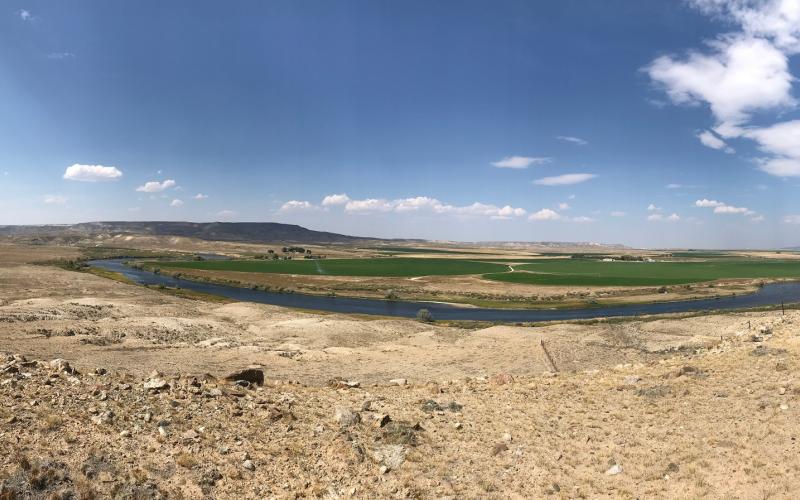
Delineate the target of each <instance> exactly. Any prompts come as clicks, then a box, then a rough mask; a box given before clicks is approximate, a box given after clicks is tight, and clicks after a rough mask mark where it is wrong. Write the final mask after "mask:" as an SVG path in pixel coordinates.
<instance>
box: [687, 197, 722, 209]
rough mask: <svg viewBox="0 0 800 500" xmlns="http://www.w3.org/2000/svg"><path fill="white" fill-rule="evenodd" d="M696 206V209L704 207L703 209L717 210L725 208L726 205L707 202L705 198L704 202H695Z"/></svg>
mask: <svg viewBox="0 0 800 500" xmlns="http://www.w3.org/2000/svg"><path fill="white" fill-rule="evenodd" d="M694 205H695V206H696V207H703V208H717V207H721V206H724V205H725V204H724V203H722V202H721V201H717V200H707V199H705V198H703V199H702V200H697V201H695V202H694Z"/></svg>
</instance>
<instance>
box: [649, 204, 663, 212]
mask: <svg viewBox="0 0 800 500" xmlns="http://www.w3.org/2000/svg"><path fill="white" fill-rule="evenodd" d="M647 211H648V212H660V211H661V207H657V206H655V204H653V203H651V204H649V205H647Z"/></svg>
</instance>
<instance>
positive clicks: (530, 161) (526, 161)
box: [491, 156, 553, 169]
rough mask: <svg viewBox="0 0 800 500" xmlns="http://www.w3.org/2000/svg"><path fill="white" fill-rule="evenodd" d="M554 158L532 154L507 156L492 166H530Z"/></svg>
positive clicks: (517, 167) (519, 167)
mask: <svg viewBox="0 0 800 500" xmlns="http://www.w3.org/2000/svg"><path fill="white" fill-rule="evenodd" d="M552 161H553V159H552V158H546V157H531V156H506V157H505V158H503V159H502V160H498V161H493V162H492V163H491V165H492V166H495V167H497V168H515V169H522V168H528V167H530V166H531V165H544V164H547V163H550V162H552Z"/></svg>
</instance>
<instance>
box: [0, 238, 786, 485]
mask: <svg viewBox="0 0 800 500" xmlns="http://www.w3.org/2000/svg"><path fill="white" fill-rule="evenodd" d="M74 256H75V250H74V249H71V248H66V247H21V246H18V245H11V244H8V245H3V246H0V352H2V353H3V354H2V357H0V449H2V450H3V451H4V453H2V454H0V498H28V497H36V498H71V497H79V498H93V497H96V498H101V497H108V496H116V497H120V498H173V497H181V496H182V497H187V498H197V497H202V496H207V497H211V498H270V497H275V498H286V497H292V498H294V497H317V496H321V497H327V498H376V497H399V498H406V497H420V498H486V497H490V498H491V497H497V498H508V497H512V498H513V497H516V498H541V497H553V498H562V497H563V498H575V497H590V498H597V497H623V498H625V497H630V498H649V497H669V498H675V497H682V498H687V497H688V498H693V497H701V496H709V497H717V498H790V497H793V496H794V492H796V491H798V490H800V453H798V452H800V444H798V441H797V440H798V439H800V426H798V424H797V422H798V415H800V414H798V410H800V381H798V379H797V373H798V369H799V368H800V362H799V361H798V355H800V328H798V324H799V323H800V312H797V311H795V310H787V311H786V314H785V315H782V314H781V312H780V311H767V312H742V313H726V314H717V315H701V316H695V317H682V318H681V317H662V318H642V319H637V320H629V321H614V322H603V321H598V322H593V323H590V324H569V323H562V324H550V325H545V326H538V327H518V326H491V325H478V326H473V327H470V328H465V327H454V326H447V325H439V324H436V323H434V324H426V323H420V322H416V321H412V320H403V319H385V318H363V317H350V316H346V315H337V314H318V313H312V312H304V311H296V310H289V309H283V308H278V307H272V306H265V305H257V304H250V303H215V302H206V301H201V300H189V299H185V298H180V297H175V296H172V295H168V294H165V293H162V292H160V291H158V290H152V289H147V288H144V287H139V286H135V285H129V284H124V283H119V282H116V281H112V280H109V279H105V278H102V277H99V276H94V275H92V274H88V273H80V272H74V271H67V270H63V269H59V268H57V267H53V266H47V265H41V264H40V263H39V264H34V263H33V262H35V261H46V260H49V259H52V258H53V257H64V258H71V257H74ZM247 367H257V368H258V369H260V370H261V371H262V372H263V374H264V377H265V381H264V383H263V385H258V384H256V383H253V384H249V386H247V385H248V384H246V383H240V384H236V383H234V382H233V381H228V380H226V379H225V377H226V375H228V374H231V373H233V372H236V371H239V370H242V369H244V368H247ZM239 377H240V378H241V377H245V378H247V377H246V376H245V375H240V376H239ZM236 378H237V377H234V380H235V379H236ZM244 386H247V387H244Z"/></svg>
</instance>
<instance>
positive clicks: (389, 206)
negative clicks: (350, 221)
mask: <svg viewBox="0 0 800 500" xmlns="http://www.w3.org/2000/svg"><path fill="white" fill-rule="evenodd" d="M344 209H345V211H346V212H391V211H392V210H393V209H394V204H393V203H392V202H391V201H387V200H384V199H378V198H367V199H366V200H350V201H348V202H347V203H346V204H345V206H344Z"/></svg>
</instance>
